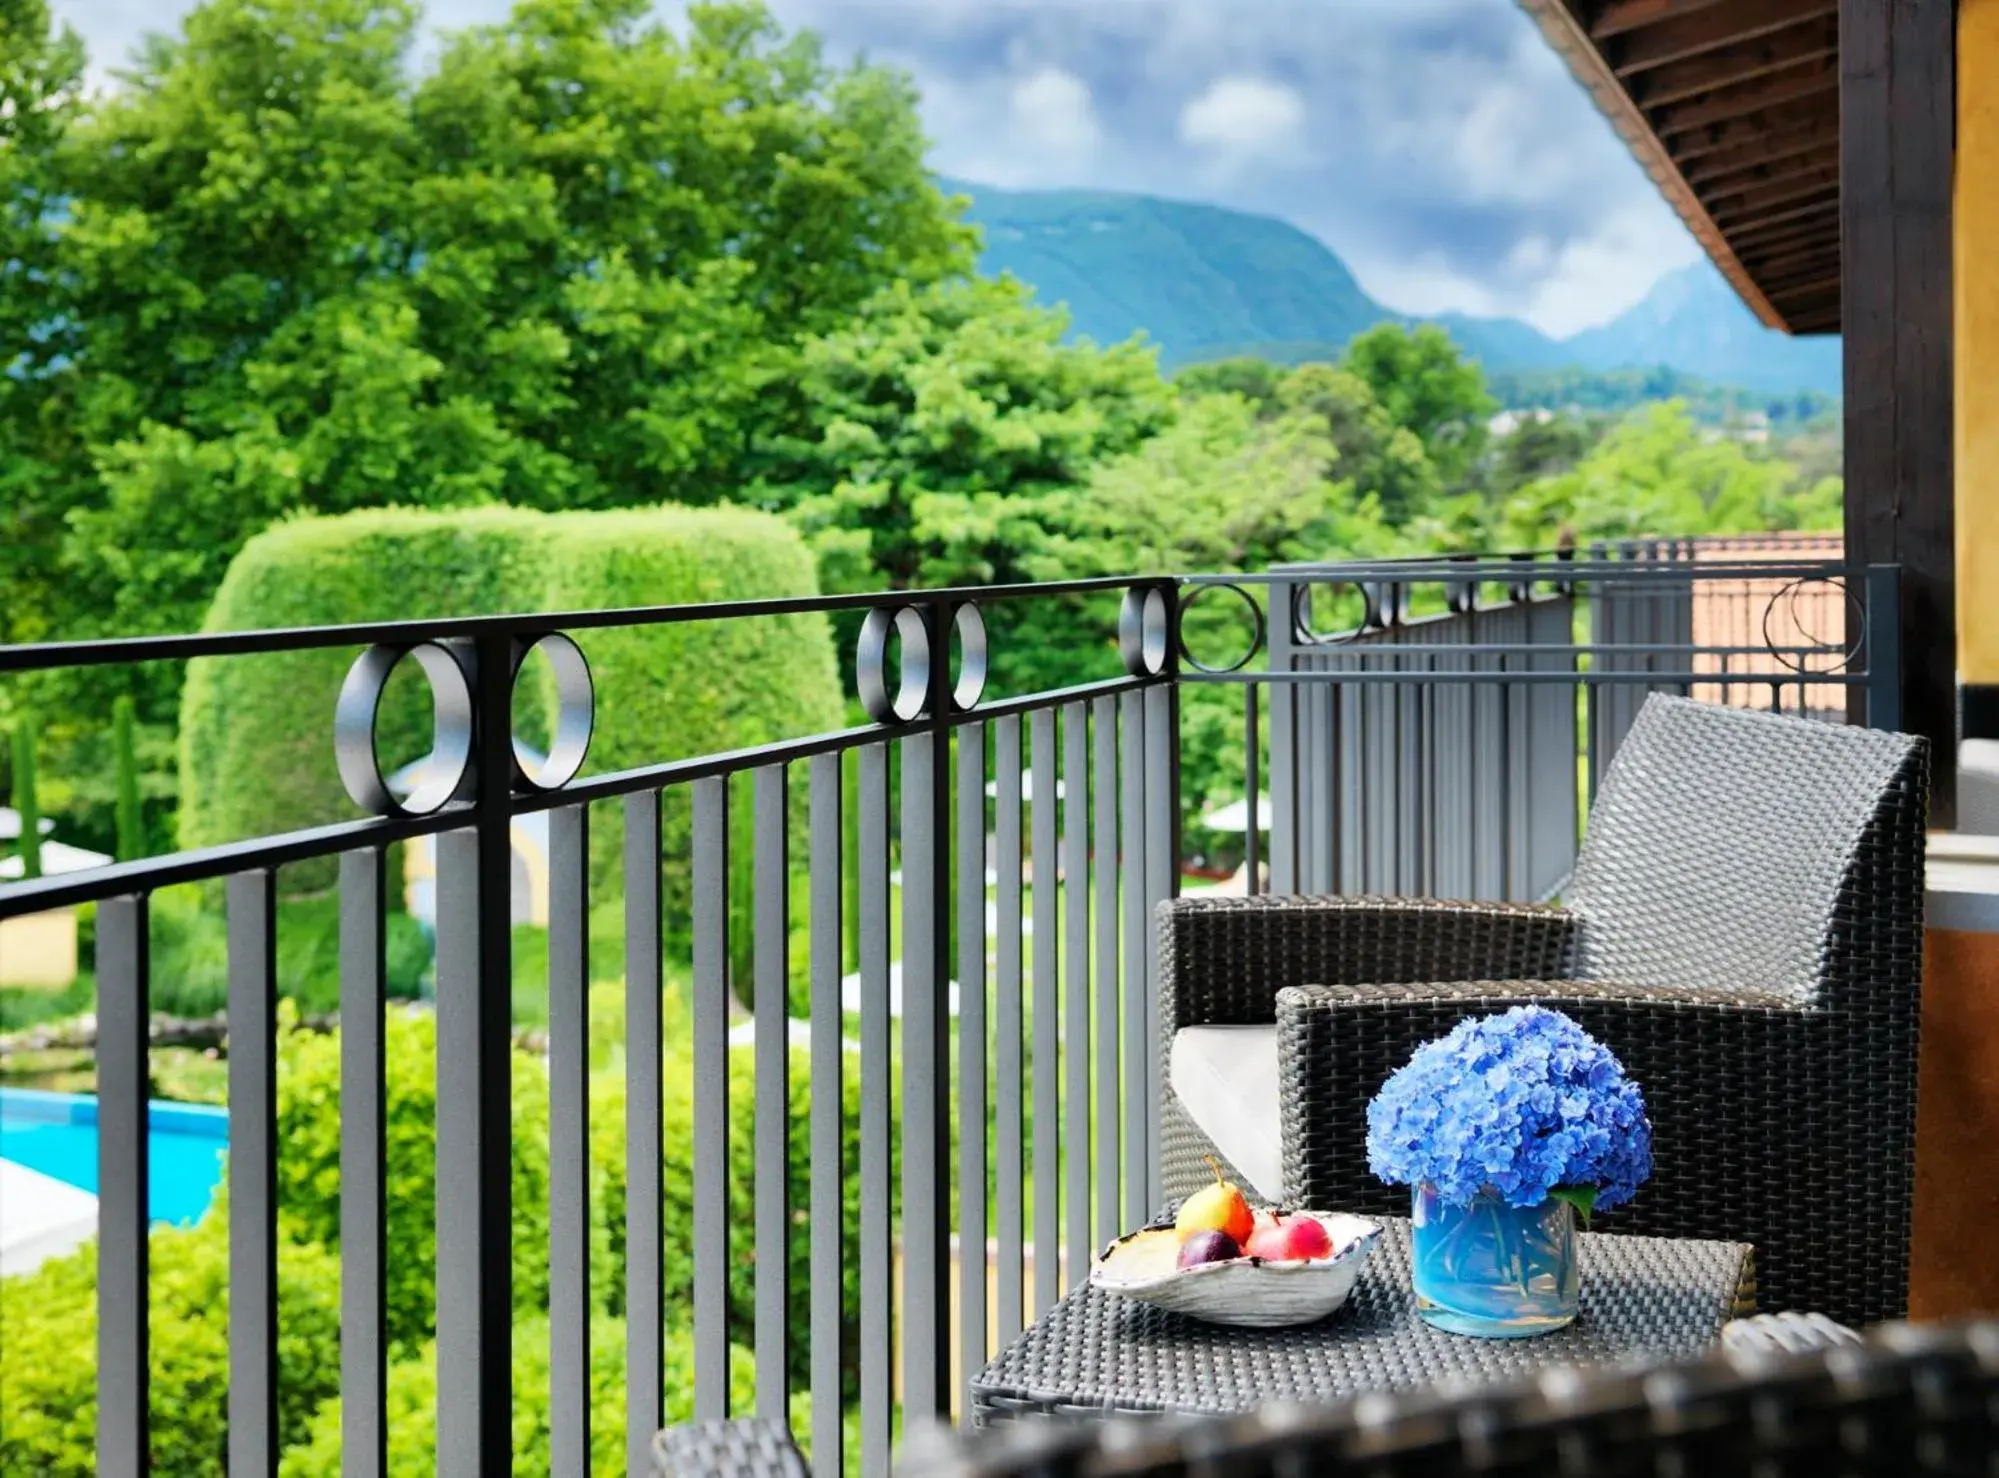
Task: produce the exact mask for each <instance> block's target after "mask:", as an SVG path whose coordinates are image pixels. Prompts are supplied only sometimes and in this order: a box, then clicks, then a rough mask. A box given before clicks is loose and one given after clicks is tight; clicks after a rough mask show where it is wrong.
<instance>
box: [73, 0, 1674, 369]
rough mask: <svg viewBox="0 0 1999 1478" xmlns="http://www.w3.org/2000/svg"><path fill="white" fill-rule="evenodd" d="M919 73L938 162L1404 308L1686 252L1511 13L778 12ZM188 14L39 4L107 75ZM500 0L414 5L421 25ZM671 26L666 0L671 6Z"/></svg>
mask: <svg viewBox="0 0 1999 1478" xmlns="http://www.w3.org/2000/svg"><path fill="white" fill-rule="evenodd" d="M771 6H772V9H773V10H774V11H775V12H776V14H777V15H778V17H779V19H780V20H781V21H783V22H784V23H785V24H787V25H790V26H810V27H812V28H813V29H815V30H817V31H819V32H820V33H821V34H822V35H824V36H825V37H826V39H827V41H828V42H829V44H830V46H831V47H832V49H833V51H834V52H835V54H836V55H842V56H845V55H852V54H855V53H857V52H858V53H865V54H866V55H867V56H869V57H870V58H872V59H874V60H876V61H882V62H889V63H892V64H894V65H896V66H899V67H902V68H904V69H906V70H907V71H909V72H910V73H912V74H913V75H914V76H915V78H916V80H917V83H918V85H919V86H920V87H921V89H922V91H923V98H924V105H923V106H924V119H925V123H926V126H927V127H928V129H929V132H930V135H931V137H932V139H934V140H935V145H936V147H935V150H934V153H933V159H934V161H935V163H936V165H937V167H938V168H939V169H940V170H942V171H943V172H945V173H948V174H952V175H956V176H959V177H962V178H964V179H967V180H974V181H983V182H986V183H990V184H998V185H1009V186H1015V187H1023V188H1032V187H1057V186H1090V187H1095V188H1102V189H1125V190H1139V191H1146V192H1151V193H1157V194H1167V195H1175V196H1179V197H1182V198H1188V199H1195V200H1204V201H1210V202H1212V203H1215V204H1218V205H1226V206H1230V207H1235V208H1238V209H1244V210H1253V211H1259V212H1262V213H1265V214H1269V215H1276V216H1281V217H1283V218H1284V219H1286V220H1289V221H1292V222H1294V223H1295V224H1297V225H1299V226H1301V227H1303V228H1304V229H1306V230H1307V231H1310V232H1311V233H1313V234H1314V235H1316V236H1318V237H1319V238H1320V239H1321V240H1323V241H1325V242H1326V243H1327V244H1328V245H1330V246H1331V247H1332V248H1333V249H1334V250H1335V251H1337V252H1338V253H1339V254H1340V255H1341V256H1342V257H1344V258H1345V259H1346V261H1347V263H1348V265H1350V266H1351V267H1352V268H1353V269H1354V272H1355V273H1356V275H1358V277H1359V278H1360V280H1361V284H1362V285H1363V286H1364V287H1365V288H1367V290H1368V291H1369V292H1371V293H1372V294H1373V295H1374V296H1375V297H1377V298H1379V299H1380V300H1382V301H1383V302H1385V303H1387V304H1389V305H1390V306H1392V307H1395V308H1398V309H1401V310H1403V311H1406V312H1411V313H1432V312H1440V311H1444V310H1447V309H1459V310H1463V311H1466V312H1472V313H1481V314H1508V315H1513V316H1516V317H1521V318H1525V319H1527V320H1529V321H1530V322H1532V323H1534V324H1535V325H1536V326H1537V327H1539V328H1542V329H1544V330H1546V331H1547V332H1550V333H1554V334H1567V333H1570V332H1573V331H1575V330H1577V329H1581V328H1586V327H1589V326H1591V325H1593V324H1596V323H1600V322H1603V321H1604V320H1606V319H1608V318H1610V317H1612V316H1614V315H1615V314H1617V313H1618V312H1620V311H1622V310H1623V309H1625V308H1627V307H1629V306H1630V305H1631V304H1633V303H1635V302H1637V301H1638V300H1639V299H1640V298H1642V297H1643V296H1644V295H1645V293H1646V292H1647V290H1648V289H1649V288H1650V287H1651V286H1652V284H1653V283H1654V282H1656V281H1657V280H1658V279H1659V278H1660V277H1661V276H1663V275H1664V274H1665V273H1667V272H1670V271H1672V270H1674V269H1676V268H1678V267H1681V266H1684V265H1686V264H1687V263H1688V262H1691V261H1693V260H1695V259H1696V258H1697V256H1698V255H1699V249H1698V247H1696V246H1695V244H1694V242H1693V240H1692V238H1691V237H1689V236H1688V235H1687V233H1686V231H1685V230H1684V229H1683V228H1682V227H1681V225H1680V224H1679V221H1678V219H1677V218H1676V217H1675V216H1674V215H1673V214H1672V212H1671V211H1670V210H1669V209H1668V208H1667V207H1666V205H1665V204H1664V202H1663V201H1662V200H1661V199H1660V198H1659V195H1658V192H1657V191H1656V190H1655V189H1654V187H1653V186H1652V184H1651V182H1650V181H1649V180H1647V179H1646V178H1645V175H1644V173H1643V172H1642V171H1641V170H1640V169H1639V168H1638V166H1637V164H1636V163H1635V162H1634V161H1633V160H1632V159H1631V156H1630V155H1629V153H1627V152H1626V150H1625V148H1624V146H1623V145H1622V144H1621V143H1620V142H1619V141H1618V140H1617V138H1616V137H1615V135H1614V134H1612V132H1611V130H1610V127H1609V125H1608V124H1607V123H1606V122H1605V121H1604V120H1603V118H1602V116H1601V115H1600V114H1599V113H1598V112H1597V111H1596V109H1595V107H1594V106H1593V105H1592V104H1591V103H1590V101H1589V98H1588V96H1587V95H1586V94H1585V93H1584V92H1583V91H1582V89H1581V88H1579V87H1578V86H1577V85H1576V84H1575V82H1574V81H1573V80H1572V79H1571V78H1570V77H1569V75H1568V72H1567V70H1566V69H1565V68H1564V67H1563V66H1562V64H1561V62H1560V60H1559V59H1558V58H1557V57H1556V56H1555V54H1554V52H1553V51H1552V50H1550V49H1549V47H1548V46H1547V45H1546V43H1545V42H1543V40H1542V39H1541V37H1540V34H1539V32H1538V31H1536V29H1535V28H1534V25H1533V23H1532V22H1531V21H1529V20H1528V19H1527V17H1526V16H1525V15H1524V14H1522V13H1521V11H1520V10H1519V9H1518V8H1517V6H1516V5H1515V4H1514V0H771ZM188 7H189V0H54V9H55V11H56V14H57V15H58V17H59V18H61V19H62V20H65V21H67V22H68V23H69V24H71V25H72V26H74V27H75V28H76V29H77V30H78V31H79V32H80V33H81V34H82V35H83V36H84V38H85V40H86V41H87V42H88V43H89V46H90V50H91V56H92V60H93V63H94V64H95V65H96V67H97V68H98V69H99V71H100V75H101V73H102V69H104V68H106V67H108V66H115V65H116V64H117V62H118V60H119V59H120V58H122V57H123V55H124V54H125V53H126V52H128V51H129V49H130V47H131V45H132V43H133V42H134V41H135V40H136V39H137V38H138V37H139V36H140V35H141V34H142V33H143V32H144V31H146V30H148V29H153V30H157V29H162V28H164V27H167V26H170V25H172V24H174V22H175V21H176V20H177V19H178V17H179V15H180V14H182V13H183V12H185V10H187V9H188ZM507 8H508V0H430V3H429V5H428V7H427V14H428V16H429V20H430V23H431V24H432V25H433V26H437V27H442V28H450V27H454V26H460V25H466V24H470V23H474V22H479V21H489V20H495V19H498V18H500V17H501V16H503V15H504V14H505V12H506V9H507ZM663 8H664V9H665V11H666V12H667V13H668V14H669V15H671V13H672V12H673V11H674V10H675V9H676V8H677V0H666V3H665V5H664V7H663Z"/></svg>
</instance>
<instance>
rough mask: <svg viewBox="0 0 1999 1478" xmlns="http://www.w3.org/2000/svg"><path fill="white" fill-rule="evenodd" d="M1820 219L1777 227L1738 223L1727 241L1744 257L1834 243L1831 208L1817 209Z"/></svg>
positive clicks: (1836, 231) (1835, 223)
mask: <svg viewBox="0 0 1999 1478" xmlns="http://www.w3.org/2000/svg"><path fill="white" fill-rule="evenodd" d="M1818 217H1819V218H1807V219H1801V220H1795V221H1792V222H1790V223H1789V224H1787V225H1780V226H1761V227H1750V226H1738V227H1736V228H1735V230H1734V231H1732V232H1730V233H1729V238H1728V239H1729V243H1730V245H1731V246H1733V247H1734V249H1735V250H1736V251H1738V252H1740V253H1741V254H1742V256H1743V257H1745V258H1751V257H1755V258H1760V257H1767V256H1773V255H1775V254H1776V253H1778V252H1780V251H1802V250H1804V248H1805V246H1806V245H1807V244H1810V243H1815V242H1835V243H1836V242H1837V241H1838V240H1839V221H1838V218H1837V214H1836V213H1835V212H1833V211H1831V210H1821V211H1819V212H1818Z"/></svg>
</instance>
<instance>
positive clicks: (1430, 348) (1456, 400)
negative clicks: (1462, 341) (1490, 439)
mask: <svg viewBox="0 0 1999 1478" xmlns="http://www.w3.org/2000/svg"><path fill="white" fill-rule="evenodd" d="M1344 367H1345V368H1346V369H1347V370H1349V371H1350V372H1352V373H1353V374H1355V375H1358V376H1359V377H1360V378H1361V379H1362V380H1364V381H1365V382H1366V383H1367V386H1368V388H1369V389H1370V390H1372V391H1373V392H1374V397H1375V399H1376V400H1378V401H1380V402H1381V404H1382V405H1383V407H1385V408H1386V409H1387V411H1388V414H1389V417H1390V419H1391V420H1393V421H1394V422H1395V424H1396V425H1398V426H1405V427H1407V428H1408V429H1409V430H1411V431H1413V432H1415V433H1416V435H1417V437H1418V438H1419V439H1420V440H1421V441H1422V443H1423V448H1424V450H1425V451H1426V452H1427V453H1428V454H1429V458H1430V460H1431V462H1432V463H1434V464H1435V465H1436V468H1437V471H1438V474H1439V475H1440V476H1441V477H1442V479H1443V481H1444V483H1445V485H1446V486H1450V487H1455V486H1457V485H1459V484H1462V483H1463V482H1465V481H1466V479H1468V478H1469V477H1470V476H1471V474H1472V471H1473V469H1474V468H1475V467H1476V466H1477V464H1478V460H1479V457H1480V456H1481V455H1482V454H1483V452H1484V450H1485V444H1486V430H1485V423H1486V419H1487V418H1488V417H1489V416H1491V415H1492V413H1493V412H1494V411H1495V410H1497V409H1498V404H1497V402H1495V401H1494V400H1493V398H1492V397H1491V396H1490V395H1488V394H1487V393H1486V389H1485V375H1484V372H1483V371H1481V370H1480V368H1479V366H1478V363H1477V361H1476V360H1470V359H1466V358H1465V357H1464V356H1463V355H1462V354H1461V353H1460V352H1459V350H1458V346H1457V345H1456V344H1454V343H1452V342H1451V336H1450V335H1449V334H1447V333H1445V332H1444V330H1442V329H1441V328H1438V327H1437V326H1436V325H1435V324H1431V323H1426V324H1424V325H1423V326H1422V327H1420V328H1416V329H1407V328H1404V327H1402V325H1400V324H1396V323H1381V324H1376V325H1375V326H1374V327H1373V328H1371V329H1368V330H1367V331H1366V332H1365V333H1362V334H1358V335H1356V336H1355V337H1354V339H1353V341H1352V342H1351V343H1349V344H1348V345H1347V352H1346V358H1345V361H1344Z"/></svg>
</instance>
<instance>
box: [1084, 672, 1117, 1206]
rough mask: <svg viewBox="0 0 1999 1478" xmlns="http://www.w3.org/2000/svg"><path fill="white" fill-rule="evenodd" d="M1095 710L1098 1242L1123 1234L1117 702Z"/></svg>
mask: <svg viewBox="0 0 1999 1478" xmlns="http://www.w3.org/2000/svg"><path fill="white" fill-rule="evenodd" d="M1091 707H1092V708H1093V709H1094V710H1095V711H1094V713H1093V714H1092V715H1091V717H1092V720H1093V723H1094V726H1095V730H1096V732H1095V734H1094V735H1093V736H1092V740H1091V742H1092V746H1093V748H1094V750H1095V757H1096V802H1097V826H1096V837H1095V844H1096V845H1095V854H1094V855H1095V858H1096V869H1097V876H1096V884H1097V1163H1096V1172H1097V1240H1098V1241H1099V1242H1108V1241H1110V1240H1111V1238H1113V1237H1115V1236H1116V1235H1117V1234H1118V1229H1119V1228H1118V1223H1119V1216H1118V1184H1119V1175H1120V1172H1119V1165H1120V1164H1121V1157H1120V1156H1119V1154H1118V947H1117V946H1118V907H1117V900H1118V865H1117V844H1118V835H1117V700H1116V699H1115V698H1098V699H1096V700H1095V701H1094V702H1093V703H1092V704H1091Z"/></svg>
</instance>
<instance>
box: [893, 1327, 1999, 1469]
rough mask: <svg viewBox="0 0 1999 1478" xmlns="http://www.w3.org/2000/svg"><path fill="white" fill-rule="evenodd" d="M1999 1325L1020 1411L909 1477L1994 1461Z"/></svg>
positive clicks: (936, 1450) (938, 1444)
mask: <svg viewBox="0 0 1999 1478" xmlns="http://www.w3.org/2000/svg"><path fill="white" fill-rule="evenodd" d="M1995 1452H1999V1324H1992V1323H1986V1324H1974V1325H1966V1326H1962V1327H1960V1328H1956V1329H1937V1328H1929V1329H1925V1328H1920V1327H1917V1326H1913V1325H1891V1326H1887V1327H1885V1328H1883V1329H1882V1330H1879V1331H1877V1332H1876V1333H1875V1335H1874V1336H1873V1337H1872V1338H1871V1339H1869V1340H1868V1341H1867V1342H1866V1343H1864V1344H1859V1345H1845V1346H1842V1347H1839V1348H1836V1349H1830V1350H1818V1351H1814V1352H1811V1353H1807V1354H1800V1355H1781V1356H1759V1355H1736V1356H1731V1357H1726V1358H1725V1357H1722V1356H1719V1355H1717V1356H1713V1357H1710V1358H1708V1359H1705V1360H1701V1361H1696V1362H1692V1363H1689V1364H1683V1365H1674V1366H1665V1367H1660V1368H1655V1369H1652V1370H1649V1371H1641V1372H1632V1371H1583V1370H1557V1371H1550V1372H1549V1373H1548V1374H1546V1375H1544V1376H1542V1377H1541V1378H1540V1379H1539V1380H1537V1381H1535V1382H1533V1383H1532V1384H1530V1385H1525V1386H1516V1387H1512V1388H1509V1389H1495V1388H1481V1389H1475V1390H1472V1391H1469V1392H1465V1391H1459V1392H1452V1393H1444V1392H1411V1393H1406V1394H1402V1395H1395V1396H1388V1395H1375V1396H1363V1397H1359V1398H1357V1399H1355V1400H1352V1401H1348V1402H1345V1403H1342V1404H1339V1405H1333V1406H1321V1407H1274V1408H1266V1409H1265V1410H1263V1411H1260V1412H1255V1413H1252V1414H1250V1415H1248V1416H1242V1417H1187V1418H1162V1419H1156V1420H1150V1421H1139V1420H1134V1419H1129V1418H1127V1419H1125V1420H1122V1421H1116V1422H1106V1423H1098V1424H1082V1423H1053V1422H1039V1423H1017V1424H1010V1425H1008V1426H1005V1427H1000V1428H995V1429H988V1430H985V1431H980V1432H974V1433H971V1434H967V1435H963V1436H953V1435H950V1434H948V1433H945V1432H942V1431H939V1430H935V1429H933V1430H930V1431H927V1432H924V1433H922V1434H920V1435H918V1436H916V1437H913V1438H912V1439H911V1441H910V1443H909V1445H908V1447H907V1448H906V1450H905V1451H904V1454H903V1458H902V1461H901V1463H900V1464H898V1466H897V1469H896V1471H897V1473H898V1474H899V1475H901V1478H1113V1475H1115V1478H1292V1475H1300V1474H1307V1473H1309V1474H1313V1475H1325V1478H1340V1475H1344V1474H1351V1475H1354V1478H1432V1475H1441V1474H1487V1475H1492V1478H1501V1475H1517V1478H1639V1475H1647V1478H1650V1475H1657V1478H1684V1475H1686V1474H1689V1473H1699V1474H1702V1475H1704V1478H1738V1475H1739V1478H1847V1475H1862V1474H1865V1475H1880V1478H1905V1475H1909V1474H1915V1473H1936V1474H1990V1473H1992V1472H1993V1471H1994V1467H1993V1464H1994V1461H1995V1458H1994V1454H1995Z"/></svg>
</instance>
